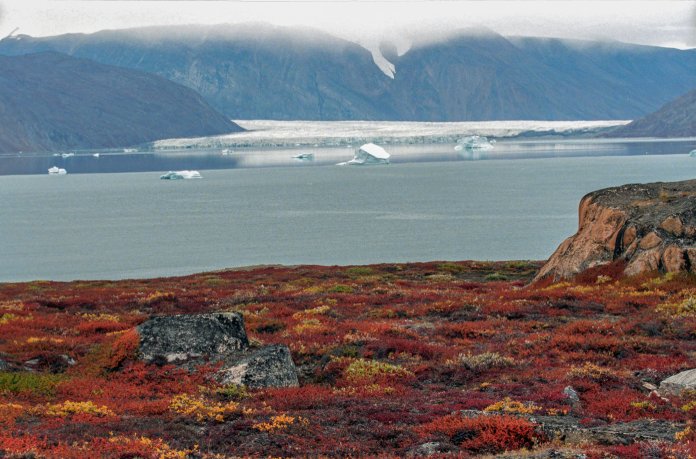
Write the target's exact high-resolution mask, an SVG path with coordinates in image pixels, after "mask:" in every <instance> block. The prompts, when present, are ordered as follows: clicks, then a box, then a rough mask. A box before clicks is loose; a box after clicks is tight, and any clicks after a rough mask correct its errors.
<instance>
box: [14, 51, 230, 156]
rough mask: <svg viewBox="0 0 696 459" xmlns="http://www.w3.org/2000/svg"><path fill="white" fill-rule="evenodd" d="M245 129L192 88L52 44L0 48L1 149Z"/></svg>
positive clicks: (116, 143) (117, 143) (113, 143)
mask: <svg viewBox="0 0 696 459" xmlns="http://www.w3.org/2000/svg"><path fill="white" fill-rule="evenodd" d="M241 130H242V129H241V128H240V127H239V126H237V125H236V124H234V123H232V122H231V121H230V120H229V119H227V118H226V117H225V116H223V115H222V114H220V113H218V112H216V111H215V110H213V109H212V108H211V107H210V106H209V105H208V104H207V103H206V102H205V101H203V99H202V98H201V97H200V96H199V95H198V94H196V93H195V92H194V91H192V90H191V89H189V88H185V87H183V86H181V85H178V84H176V83H172V82H171V81H168V80H166V79H164V78H161V77H159V76H156V75H151V74H148V73H144V72H138V71H134V70H129V69H123V68H119V67H114V66H110V65H104V64H99V63H96V62H92V61H89V60H86V59H78V58H74V57H70V56H67V55H64V54H59V53H55V52H44V53H38V54H29V55H24V56H16V57H7V56H0V152H16V151H30V152H33V151H56V150H62V149H73V148H75V149H81V148H111V147H124V146H130V145H136V144H140V143H143V142H148V141H152V140H157V139H162V138H171V137H194V136H206V135H215V134H223V133H229V132H235V131H241Z"/></svg>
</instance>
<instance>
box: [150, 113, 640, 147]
mask: <svg viewBox="0 0 696 459" xmlns="http://www.w3.org/2000/svg"><path fill="white" fill-rule="evenodd" d="M629 122H630V121H628V120H609V121H524V120H523V121H462V122H449V123H444V122H442V123H440V122H417V121H275V120H235V123H237V124H239V125H240V126H242V127H243V128H244V129H246V131H245V132H238V133H233V134H225V135H218V136H210V137H195V138H178V139H163V140H158V141H155V142H152V143H151V144H149V147H150V148H152V149H154V150H180V149H216V148H219V149H221V150H222V149H232V148H239V147H241V148H245V147H301V146H326V147H332V146H350V145H356V144H357V145H361V144H364V143H369V142H372V143H376V144H379V145H411V144H438V143H442V144H446V143H451V144H454V143H457V141H459V140H460V139H461V138H462V137H465V136H472V135H479V136H487V137H489V138H490V137H495V138H498V139H501V138H512V137H520V136H525V135H528V136H534V137H539V136H545V135H546V136H557V137H569V136H578V135H588V134H594V133H598V132H602V131H604V130H607V129H609V128H612V127H616V126H623V125H625V124H627V123H629Z"/></svg>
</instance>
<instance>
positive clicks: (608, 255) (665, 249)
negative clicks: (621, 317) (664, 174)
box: [535, 180, 696, 281]
mask: <svg viewBox="0 0 696 459" xmlns="http://www.w3.org/2000/svg"><path fill="white" fill-rule="evenodd" d="M579 214H580V221H579V228H578V232H577V233H576V234H575V235H573V236H571V237H570V238H568V239H566V240H565V241H564V242H563V243H562V244H561V245H560V246H559V247H558V249H556V251H555V252H554V253H553V255H552V256H551V258H549V261H548V262H547V263H546V264H545V265H544V266H543V267H542V268H541V271H539V274H538V275H537V277H536V278H535V281H539V280H543V279H552V280H554V281H556V280H560V279H568V278H571V277H573V276H575V275H576V274H578V273H580V272H582V271H584V270H586V269H588V268H593V267H596V266H600V265H604V264H608V263H612V262H614V261H619V260H620V261H623V262H624V263H625V266H626V267H625V269H624V273H625V274H627V275H635V274H639V273H641V272H644V271H654V270H660V271H664V272H680V271H691V272H696V180H687V181H683V182H671V183H662V182H658V183H648V184H632V185H623V186H620V187H614V188H606V189H603V190H599V191H594V192H592V193H590V194H588V195H586V196H585V197H583V198H582V200H581V201H580V212H579Z"/></svg>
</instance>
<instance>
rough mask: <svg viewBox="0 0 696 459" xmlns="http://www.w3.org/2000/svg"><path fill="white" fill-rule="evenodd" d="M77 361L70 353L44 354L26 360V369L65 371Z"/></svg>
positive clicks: (53, 371) (52, 371)
mask: <svg viewBox="0 0 696 459" xmlns="http://www.w3.org/2000/svg"><path fill="white" fill-rule="evenodd" d="M75 363H76V362H75V359H73V358H72V357H70V356H69V355H65V354H62V355H51V354H42V355H38V356H36V357H33V358H31V359H29V360H27V361H26V362H24V370H28V371H48V372H50V373H63V372H65V370H67V369H68V367H71V366H73V365H75Z"/></svg>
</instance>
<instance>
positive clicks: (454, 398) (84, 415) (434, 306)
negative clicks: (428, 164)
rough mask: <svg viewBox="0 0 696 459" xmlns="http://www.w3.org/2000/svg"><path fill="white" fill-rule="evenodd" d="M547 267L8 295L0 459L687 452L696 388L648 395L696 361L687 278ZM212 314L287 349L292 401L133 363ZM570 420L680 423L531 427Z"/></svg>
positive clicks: (351, 273) (274, 277)
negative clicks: (164, 336)
mask: <svg viewBox="0 0 696 459" xmlns="http://www.w3.org/2000/svg"><path fill="white" fill-rule="evenodd" d="M539 267H540V264H539V263H526V262H515V263H501V262H498V263H480V262H461V263H451V262H448V263H437V262H433V263H415V264H381V265H374V266H369V267H317V266H301V267H292V268H290V267H262V268H256V269H251V270H229V271H221V272H215V273H205V274H199V275H193V276H187V277H179V278H165V279H150V280H124V281H115V282H110V281H90V282H67V283H58V282H43V281H38V282H31V283H7V284H0V370H1V371H0V457H10V458H11V457H17V458H19V457H60V458H82V457H143V458H187V457H191V458H194V457H197V458H222V457H229V456H237V457H238V456H242V457H243V456H263V457H266V456H341V457H343V456H377V455H379V456H381V457H396V456H405V455H408V454H414V452H418V451H421V452H422V451H425V450H427V449H428V448H431V449H432V450H433V451H431V452H434V453H435V454H436V455H437V454H439V455H447V454H454V455H458V456H459V457H467V456H478V455H495V454H500V453H504V452H507V456H506V457H510V456H509V455H520V456H522V457H530V456H532V455H535V454H543V453H544V452H545V451H546V452H548V451H550V450H552V449H553V450H558V451H563V452H564V453H563V454H566V453H567V454H585V455H586V457H588V458H609V457H621V458H642V457H673V458H688V457H696V426H693V425H692V423H693V421H694V418H695V417H696V392H693V391H692V392H689V391H685V392H683V393H681V394H678V395H674V394H672V395H669V396H665V395H661V394H659V393H657V392H656V391H655V390H654V389H655V387H653V386H657V385H659V382H660V381H661V380H663V379H665V378H666V377H668V376H671V375H674V374H675V373H678V372H681V371H683V370H687V369H690V368H695V367H696V339H695V338H696V307H694V304H695V298H696V276H694V275H693V274H688V273H679V274H669V275H662V274H659V273H643V274H641V275H638V276H634V277H625V276H623V274H622V272H623V267H621V266H615V265H608V266H605V267H603V268H601V269H593V270H589V271H586V272H584V273H582V274H581V275H580V276H578V277H577V278H575V279H574V280H572V281H564V282H560V283H550V281H545V282H544V283H540V284H537V285H531V286H528V285H527V284H528V283H529V282H530V281H531V279H532V278H533V277H534V275H535V273H536V272H537V271H538V269H539ZM220 311H234V312H239V313H241V314H242V315H243V316H244V320H245V324H246V329H247V333H248V335H249V339H250V341H251V342H252V344H253V343H257V344H284V345H287V346H288V347H289V348H290V350H291V352H292V357H293V359H294V361H295V363H296V365H297V368H298V375H299V380H300V387H289V388H264V389H250V388H244V387H240V386H235V385H221V384H219V383H216V382H215V380H214V379H213V378H211V377H210V375H211V374H213V373H214V371H215V364H214V363H208V364H204V365H203V366H202V367H201V368H199V369H198V370H196V371H189V370H187V369H184V368H177V367H174V366H172V365H168V364H162V362H160V364H154V363H153V364H146V363H144V362H141V361H139V360H138V359H137V358H136V354H137V352H138V343H139V335H138V333H137V331H136V330H135V327H136V326H137V325H138V324H140V323H142V322H143V321H145V320H146V319H148V318H149V317H151V316H158V315H171V314H187V313H204V312H220ZM571 417H572V418H574V419H579V424H580V425H581V426H584V427H587V428H588V429H590V428H596V427H607V428H611V427H612V426H617V425H621V424H622V423H630V422H632V421H634V422H635V421H646V420H656V421H655V422H669V423H673V424H674V425H678V426H680V427H679V429H678V431H676V433H675V434H674V435H672V437H671V438H663V439H661V440H641V439H640V438H636V439H635V440H627V441H623V442H620V443H616V442H601V441H596V440H594V439H593V438H591V437H589V438H585V439H576V440H573V439H572V438H571V437H563V438H561V437H559V436H554V435H551V434H549V433H548V432H549V431H548V430H545V429H543V428H542V426H541V421H539V419H545V420H546V422H551V421H549V420H558V421H562V420H563V419H567V418H571ZM612 443H613V444H612ZM427 445H430V446H427ZM513 451H515V453H513ZM530 451H534V452H530ZM535 457H537V456H535ZM553 457H559V456H553ZM569 457H573V456H569Z"/></svg>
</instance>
